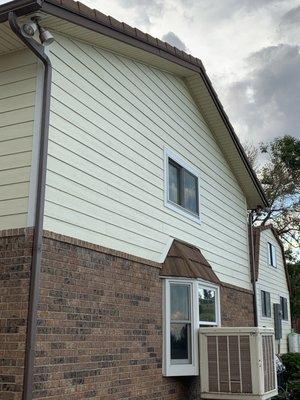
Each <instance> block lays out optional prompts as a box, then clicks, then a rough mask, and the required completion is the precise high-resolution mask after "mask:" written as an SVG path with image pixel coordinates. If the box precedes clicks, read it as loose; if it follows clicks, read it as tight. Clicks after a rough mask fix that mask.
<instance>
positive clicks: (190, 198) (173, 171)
mask: <svg viewBox="0 0 300 400" xmlns="http://www.w3.org/2000/svg"><path fill="white" fill-rule="evenodd" d="M165 205H166V207H168V208H170V209H172V210H173V211H176V212H178V213H180V214H183V215H185V216H187V217H188V218H190V219H193V220H195V221H197V222H200V196H199V170H198V169H197V168H195V167H193V166H191V165H190V164H189V163H187V162H186V161H185V160H184V159H182V158H181V157H180V156H179V155H177V154H175V153H174V152H172V151H171V150H165Z"/></svg>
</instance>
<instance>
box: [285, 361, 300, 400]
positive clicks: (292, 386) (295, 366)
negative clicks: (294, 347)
mask: <svg viewBox="0 0 300 400" xmlns="http://www.w3.org/2000/svg"><path fill="white" fill-rule="evenodd" d="M281 359H282V362H283V365H284V366H285V368H286V371H285V373H284V377H285V381H286V382H287V391H288V393H289V395H288V397H287V398H288V399H290V400H299V399H300V353H287V354H283V355H282V357H281Z"/></svg>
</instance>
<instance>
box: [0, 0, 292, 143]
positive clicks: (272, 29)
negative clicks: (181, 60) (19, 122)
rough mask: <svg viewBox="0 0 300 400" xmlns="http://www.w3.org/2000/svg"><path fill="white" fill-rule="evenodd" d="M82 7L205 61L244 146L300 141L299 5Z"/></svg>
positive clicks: (195, 1)
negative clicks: (274, 140) (286, 139)
mask: <svg viewBox="0 0 300 400" xmlns="http://www.w3.org/2000/svg"><path fill="white" fill-rule="evenodd" d="M81 1H82V2H83V3H85V4H86V5H88V6H89V7H92V8H96V9H98V10H100V11H101V12H103V13H104V14H108V15H111V16H113V17H114V18H116V19H118V20H120V21H123V22H126V23H128V24H129V25H131V26H135V27H137V28H139V29H141V30H142V31H145V32H147V33H149V34H151V35H152V36H155V37H158V38H160V39H162V40H165V41H168V42H169V43H170V44H172V45H175V46H177V47H179V48H180V49H182V50H185V51H187V52H189V53H191V54H193V55H194V56H195V57H198V58H200V59H201V60H202V62H203V63H204V66H205V69H206V71H207V73H208V75H209V77H210V79H211V80H212V83H213V85H214V87H215V89H216V91H217V93H218V95H219V98H220V100H221V102H222V104H223V106H224V108H225V111H226V112H227V114H228V115H229V118H230V120H231V122H232V124H233V126H234V128H235V130H236V133H237V134H238V136H239V137H240V139H241V141H242V142H243V143H245V142H248V143H254V144H256V143H259V142H261V141H268V140H271V139H272V138H275V137H279V136H282V135H284V134H290V135H293V136H296V137H300V0H152V1H150V0H81ZM4 2H5V1H3V0H0V4H1V3H4Z"/></svg>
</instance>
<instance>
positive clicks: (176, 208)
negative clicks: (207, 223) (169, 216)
mask: <svg viewBox="0 0 300 400" xmlns="http://www.w3.org/2000/svg"><path fill="white" fill-rule="evenodd" d="M165 206H166V207H167V208H169V209H170V210H172V211H174V212H176V213H177V214H180V215H183V216H184V217H186V218H188V219H190V220H192V221H194V222H196V223H197V224H199V225H201V218H200V214H199V215H196V214H193V213H191V212H189V211H187V210H185V209H184V208H183V207H180V206H179V205H177V204H175V203H172V202H170V201H168V200H167V201H165Z"/></svg>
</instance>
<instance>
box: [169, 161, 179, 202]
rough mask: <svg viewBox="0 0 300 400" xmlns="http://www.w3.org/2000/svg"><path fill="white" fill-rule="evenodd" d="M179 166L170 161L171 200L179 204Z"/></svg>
mask: <svg viewBox="0 0 300 400" xmlns="http://www.w3.org/2000/svg"><path fill="white" fill-rule="evenodd" d="M179 173H180V169H179V167H176V166H175V165H174V164H172V163H171V162H170V161H169V200H170V201H173V202H174V203H176V204H179V202H180V197H179Z"/></svg>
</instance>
